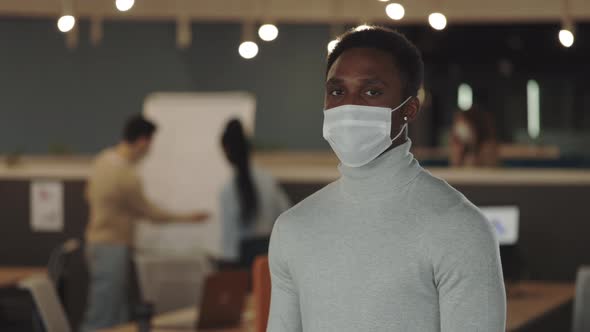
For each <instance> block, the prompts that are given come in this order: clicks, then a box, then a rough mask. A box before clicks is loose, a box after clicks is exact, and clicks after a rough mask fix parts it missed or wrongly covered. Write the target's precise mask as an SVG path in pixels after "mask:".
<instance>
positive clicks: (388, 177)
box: [338, 139, 422, 194]
mask: <svg viewBox="0 0 590 332" xmlns="http://www.w3.org/2000/svg"><path fill="white" fill-rule="evenodd" d="M411 146H412V142H411V141H410V140H409V139H408V141H407V142H406V143H404V144H402V145H400V146H397V147H395V148H393V149H391V150H389V151H387V152H385V153H383V154H382V155H380V156H379V157H377V158H376V159H375V160H373V161H371V162H370V163H368V164H366V165H364V166H361V167H349V166H345V165H343V164H340V165H339V166H338V170H339V171H340V174H341V175H342V177H341V184H342V186H343V189H345V190H346V191H347V192H350V193H353V192H358V193H361V194H362V193H368V192H370V191H384V190H389V189H392V188H395V187H399V186H402V185H405V184H407V183H408V182H410V181H411V180H412V179H414V178H415V177H416V175H418V173H420V171H421V170H422V168H421V167H420V165H419V164H418V162H417V161H416V159H414V155H412V153H410V148H411Z"/></svg>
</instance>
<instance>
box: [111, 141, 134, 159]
mask: <svg viewBox="0 0 590 332" xmlns="http://www.w3.org/2000/svg"><path fill="white" fill-rule="evenodd" d="M115 153H117V155H119V156H120V157H121V158H123V159H124V160H125V161H127V162H130V163H133V161H134V157H133V151H132V150H131V147H130V146H129V144H127V143H125V142H121V143H119V144H117V146H115Z"/></svg>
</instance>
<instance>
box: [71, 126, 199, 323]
mask: <svg viewBox="0 0 590 332" xmlns="http://www.w3.org/2000/svg"><path fill="white" fill-rule="evenodd" d="M155 131H156V126H155V125H154V124H153V123H152V122H150V121H148V120H146V119H145V118H143V117H142V116H140V115H137V116H134V117H132V118H130V119H129V120H128V121H127V124H126V125H125V129H124V135H123V140H122V141H121V142H120V143H119V144H118V145H117V146H115V147H112V148H109V149H106V150H104V151H103V152H101V153H100V154H99V155H98V157H97V158H96V159H95V161H94V165H93V168H92V172H91V174H90V177H89V179H88V183H87V188H86V196H87V197H86V198H87V200H88V203H89V206H90V221H89V223H88V226H87V228H86V243H87V245H86V253H87V260H88V267H89V272H90V287H89V297H88V307H87V311H86V315H85V318H84V322H83V324H82V327H81V331H84V332H87V331H95V330H98V329H101V328H107V327H111V326H115V325H118V324H121V323H124V322H126V321H127V320H128V317H129V313H128V303H127V283H128V262H129V251H130V248H131V247H132V241H133V230H134V226H135V223H136V222H137V221H138V220H140V219H146V220H150V221H152V222H158V223H167V222H173V221H185V222H203V221H205V220H206V219H207V218H208V214H207V213H204V212H192V213H176V212H173V211H168V210H166V209H163V208H161V207H159V206H157V205H155V204H154V203H152V202H150V200H149V199H148V198H147V197H146V196H145V193H144V191H143V186H142V182H141V179H140V176H139V174H138V173H137V170H136V167H135V165H136V164H137V162H139V161H140V160H141V159H142V158H143V157H145V156H146V154H147V153H148V151H149V148H150V145H151V139H152V136H153V134H154V132H155Z"/></svg>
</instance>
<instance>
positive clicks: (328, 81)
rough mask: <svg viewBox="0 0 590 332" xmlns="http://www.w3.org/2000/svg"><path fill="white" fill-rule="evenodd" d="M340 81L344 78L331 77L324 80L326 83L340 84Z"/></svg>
mask: <svg viewBox="0 0 590 332" xmlns="http://www.w3.org/2000/svg"><path fill="white" fill-rule="evenodd" d="M342 82H344V80H343V79H341V78H331V79H329V80H327V81H326V85H336V84H341V83H342Z"/></svg>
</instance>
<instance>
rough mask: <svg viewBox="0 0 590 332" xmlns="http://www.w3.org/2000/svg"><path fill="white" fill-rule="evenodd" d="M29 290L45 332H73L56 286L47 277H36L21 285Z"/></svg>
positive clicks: (20, 284)
mask: <svg viewBox="0 0 590 332" xmlns="http://www.w3.org/2000/svg"><path fill="white" fill-rule="evenodd" d="M19 288H21V289H24V290H28V291H29V292H30V293H31V296H32V297H33V302H34V303H35V307H36V309H37V312H38V314H39V317H40V320H41V322H42V325H43V328H44V330H45V332H71V331H72V329H71V327H70V323H69V322H68V318H67V317H66V314H65V311H64V308H63V306H62V304H61V302H60V301H59V298H58V297H57V292H56V290H55V286H54V285H53V283H52V282H51V280H49V278H48V277H46V276H45V275H35V276H32V277H29V278H27V279H25V280H23V281H22V282H20V283H19Z"/></svg>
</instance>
